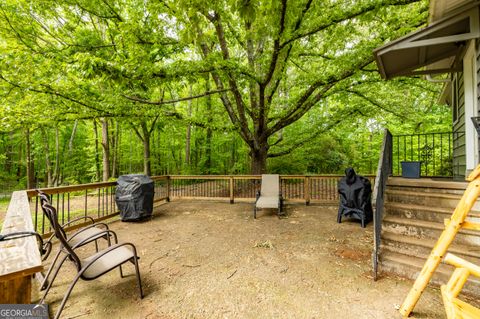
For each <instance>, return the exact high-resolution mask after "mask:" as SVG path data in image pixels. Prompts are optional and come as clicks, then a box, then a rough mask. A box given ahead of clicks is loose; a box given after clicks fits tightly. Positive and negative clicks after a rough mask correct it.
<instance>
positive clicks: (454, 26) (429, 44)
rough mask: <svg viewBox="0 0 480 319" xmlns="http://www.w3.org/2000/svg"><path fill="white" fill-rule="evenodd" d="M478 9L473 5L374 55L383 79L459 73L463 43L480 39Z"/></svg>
mask: <svg viewBox="0 0 480 319" xmlns="http://www.w3.org/2000/svg"><path fill="white" fill-rule="evenodd" d="M479 5H480V2H478V1H475V2H474V3H471V4H469V5H468V6H466V7H463V8H461V10H459V11H457V12H455V13H453V14H451V15H449V16H447V17H445V18H443V19H441V20H439V21H437V22H435V23H433V24H431V25H430V26H428V27H426V28H424V29H421V30H419V31H416V32H413V33H411V34H409V35H406V36H404V37H402V38H400V39H398V40H395V41H392V42H390V43H388V44H386V45H384V46H382V47H380V48H378V49H376V50H375V51H374V55H375V58H376V61H377V65H378V68H379V71H380V74H381V76H382V77H383V78H384V79H391V78H393V77H396V76H405V75H418V74H438V73H448V72H456V71H460V70H461V68H462V64H461V57H462V55H463V53H464V49H465V47H466V42H467V41H468V40H470V39H475V38H478V37H479V36H480V24H479V15H480V13H479Z"/></svg>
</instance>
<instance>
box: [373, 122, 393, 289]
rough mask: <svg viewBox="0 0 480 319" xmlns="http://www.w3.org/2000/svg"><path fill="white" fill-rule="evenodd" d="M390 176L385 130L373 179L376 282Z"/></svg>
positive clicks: (389, 150) (389, 149) (389, 137)
mask: <svg viewBox="0 0 480 319" xmlns="http://www.w3.org/2000/svg"><path fill="white" fill-rule="evenodd" d="M391 174H392V134H391V133H390V132H389V131H388V130H385V135H384V136H383V144H382V149H381V153H380V158H379V160H378V169H377V177H376V178H375V186H374V189H373V198H374V201H375V213H374V216H373V253H372V262H373V279H374V280H377V270H378V255H379V252H380V244H381V233H382V220H383V206H384V205H383V204H384V194H385V187H386V185H387V179H388V176H390V175H391Z"/></svg>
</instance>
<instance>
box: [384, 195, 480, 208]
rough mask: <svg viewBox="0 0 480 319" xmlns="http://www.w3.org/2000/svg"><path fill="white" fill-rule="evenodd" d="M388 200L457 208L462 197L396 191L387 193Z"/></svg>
mask: <svg viewBox="0 0 480 319" xmlns="http://www.w3.org/2000/svg"><path fill="white" fill-rule="evenodd" d="M386 195H387V196H386V202H387V203H390V202H391V203H402V204H412V205H419V206H427V207H441V208H444V209H452V212H453V210H454V209H455V207H457V205H458V202H459V201H460V198H458V199H453V198H441V197H434V196H422V195H419V194H411V195H410V194H409V195H407V194H396V193H389V192H387V194H386ZM479 208H480V204H479V203H475V205H474V209H475V210H478V209H479Z"/></svg>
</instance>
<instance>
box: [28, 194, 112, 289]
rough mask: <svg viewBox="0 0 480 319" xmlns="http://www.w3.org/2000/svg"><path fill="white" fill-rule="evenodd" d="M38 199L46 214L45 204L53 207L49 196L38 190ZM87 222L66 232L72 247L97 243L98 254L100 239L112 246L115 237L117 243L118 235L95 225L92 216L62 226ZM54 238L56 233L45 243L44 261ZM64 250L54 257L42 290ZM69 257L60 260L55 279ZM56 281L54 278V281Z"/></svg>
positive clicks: (97, 224)
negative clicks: (76, 228)
mask: <svg viewBox="0 0 480 319" xmlns="http://www.w3.org/2000/svg"><path fill="white" fill-rule="evenodd" d="M37 194H38V197H39V199H40V205H41V207H42V210H43V212H44V214H45V209H44V208H43V206H44V204H49V205H51V202H50V198H49V196H48V195H47V194H46V193H44V192H43V191H41V190H37ZM82 220H83V221H86V222H87V223H91V224H89V225H87V226H85V227H83V228H80V229H79V230H76V231H74V232H72V233H71V234H68V235H67V233H66V232H65V236H66V238H67V241H68V242H69V244H70V245H71V246H72V247H75V248H78V247H81V246H84V245H86V244H88V243H92V242H94V243H95V250H96V251H97V252H98V242H97V240H99V239H104V240H106V241H107V245H108V246H110V245H111V237H113V240H114V243H117V242H118V240H117V235H116V234H115V232H114V231H112V230H110V229H109V228H108V225H107V224H105V223H95V221H94V219H93V218H92V217H90V216H81V217H78V218H74V219H71V220H70V221H68V222H66V223H64V224H62V225H60V226H61V227H62V229H65V227H68V226H71V225H72V224H74V223H76V222H79V221H82ZM53 238H55V233H53V234H52V235H51V236H50V237H49V238H48V239H47V240H46V241H45V243H44V250H46V253H45V254H43V255H42V260H46V259H47V257H48V256H49V255H50V251H51V248H52V241H53ZM62 252H63V251H62V249H61V248H59V249H58V251H57V253H56V255H55V257H53V260H52V262H51V264H50V266H49V268H48V270H47V273H46V274H45V275H44V278H43V280H42V283H41V285H40V290H44V289H46V288H47V285H48V280H49V277H50V275H51V273H52V271H53V269H54V268H55V266H56V265H57V261H58V260H59V257H60V255H61V254H62ZM67 257H68V255H67V254H65V255H64V257H63V258H62V259H61V260H60V263H59V264H58V266H57V270H56V271H55V275H54V277H55V276H56V275H57V274H58V271H59V270H60V268H61V266H62V264H63V263H64V262H65V259H66V258H67ZM52 280H54V278H53V279H52Z"/></svg>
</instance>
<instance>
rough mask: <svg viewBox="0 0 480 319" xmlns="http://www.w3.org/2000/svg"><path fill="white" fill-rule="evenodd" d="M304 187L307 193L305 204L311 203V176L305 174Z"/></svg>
mask: <svg viewBox="0 0 480 319" xmlns="http://www.w3.org/2000/svg"><path fill="white" fill-rule="evenodd" d="M303 183H304V185H303V188H304V193H305V205H307V206H308V205H310V176H305V178H304V179H303Z"/></svg>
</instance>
